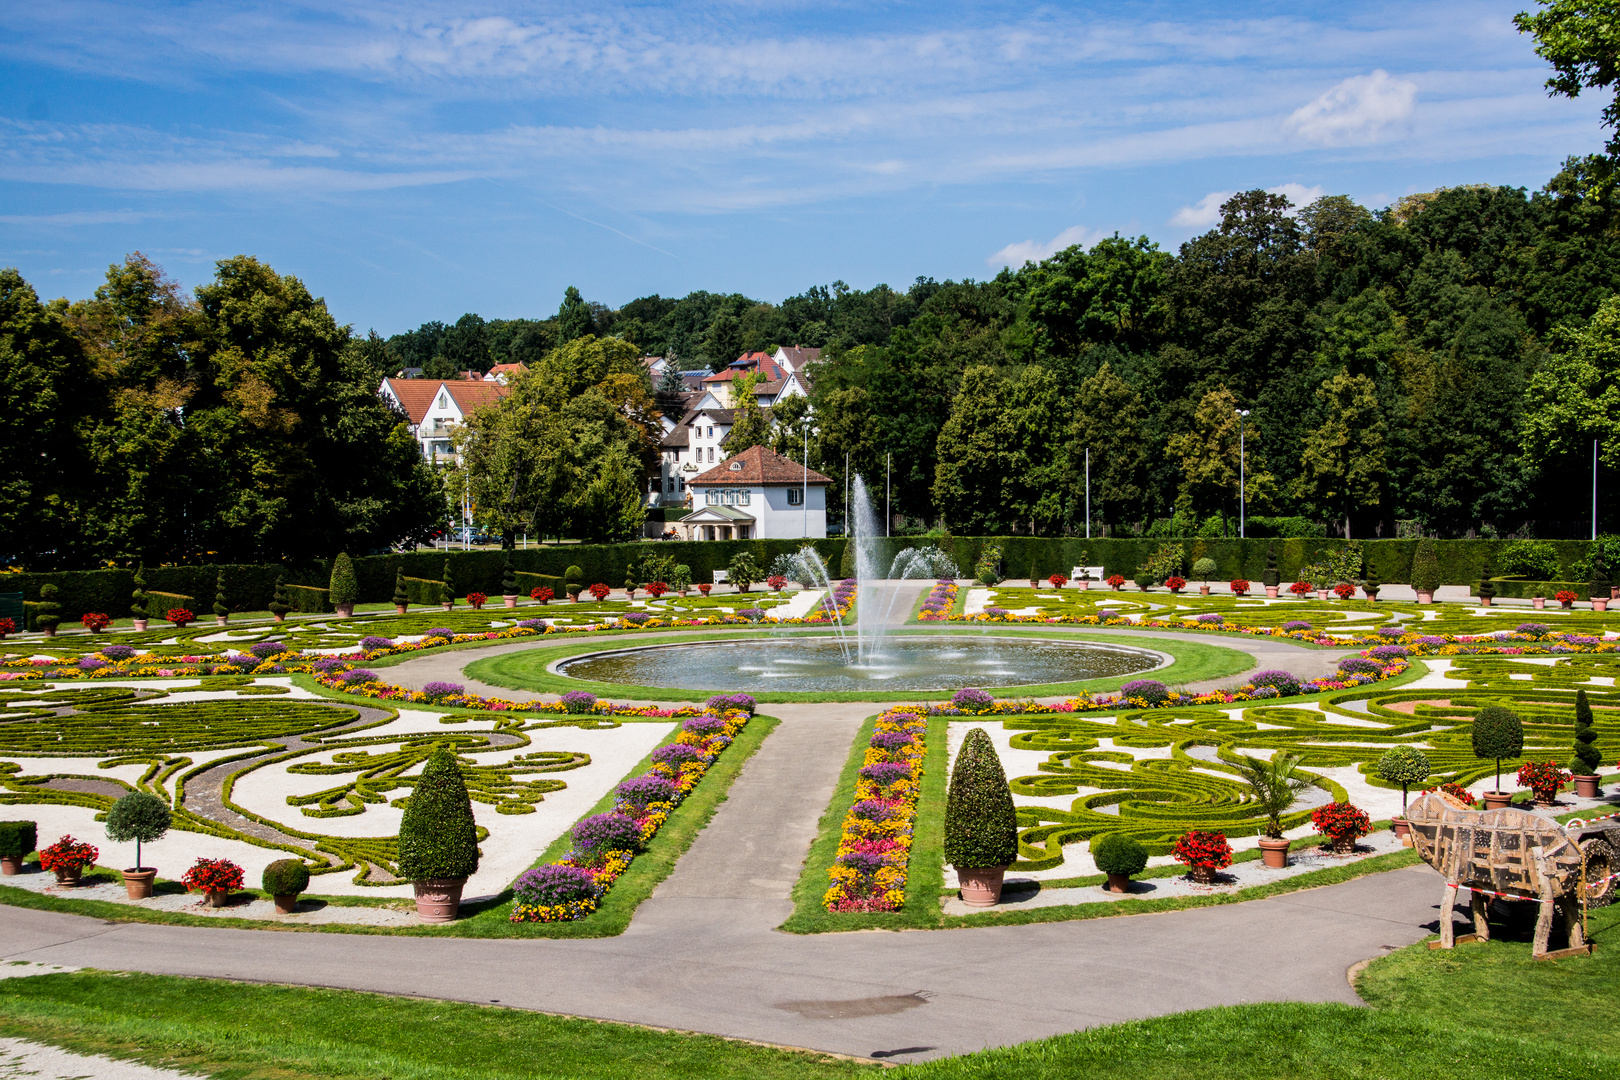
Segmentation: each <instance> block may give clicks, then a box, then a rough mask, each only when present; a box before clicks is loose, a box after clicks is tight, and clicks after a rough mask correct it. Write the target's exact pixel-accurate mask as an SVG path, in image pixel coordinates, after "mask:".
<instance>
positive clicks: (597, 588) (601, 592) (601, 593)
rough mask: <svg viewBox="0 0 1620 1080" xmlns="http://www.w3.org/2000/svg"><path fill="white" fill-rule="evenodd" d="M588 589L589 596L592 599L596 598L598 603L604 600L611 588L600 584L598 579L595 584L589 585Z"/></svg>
mask: <svg viewBox="0 0 1620 1080" xmlns="http://www.w3.org/2000/svg"><path fill="white" fill-rule="evenodd" d="M589 591H590V594H591V598H592V599H593V600H596V601H597V602H598V603H600V602H601V601H603V600H606V599H607V598H608V594H609V593H611V592H612V591H613V590H612V589H610V588H608V587H607V586H606V585H604V584H602V583H601V582H600V581H598V582H597V583H596V584H595V585H592V586H591V587H590V590H589Z"/></svg>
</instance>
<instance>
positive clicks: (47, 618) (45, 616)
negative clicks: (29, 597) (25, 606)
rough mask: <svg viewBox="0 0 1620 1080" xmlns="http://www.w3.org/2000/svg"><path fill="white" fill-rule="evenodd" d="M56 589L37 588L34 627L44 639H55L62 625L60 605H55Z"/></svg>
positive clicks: (47, 586)
mask: <svg viewBox="0 0 1620 1080" xmlns="http://www.w3.org/2000/svg"><path fill="white" fill-rule="evenodd" d="M56 597H57V588H56V586H55V585H51V584H45V585H41V586H40V587H39V610H38V611H37V612H35V614H34V627H35V629H37V630H38V631H39V632H40V633H42V634H44V635H45V636H46V637H55V636H56V628H57V627H58V626H60V625H62V605H61V604H59V603H57V600H56Z"/></svg>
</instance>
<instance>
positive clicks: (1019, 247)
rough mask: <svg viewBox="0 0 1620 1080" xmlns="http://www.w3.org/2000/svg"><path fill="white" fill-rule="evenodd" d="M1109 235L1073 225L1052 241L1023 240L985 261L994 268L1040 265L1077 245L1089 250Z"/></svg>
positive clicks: (1009, 245)
mask: <svg viewBox="0 0 1620 1080" xmlns="http://www.w3.org/2000/svg"><path fill="white" fill-rule="evenodd" d="M1108 235H1109V232H1108V230H1107V229H1088V228H1086V227H1085V226H1084V225H1071V226H1069V227H1068V228H1067V229H1064V230H1063V231H1062V232H1060V233H1058V234H1057V235H1056V236H1054V237H1052V239H1050V240H1021V241H1019V242H1018V243H1016V244H1008V245H1007V246H1006V247H1004V248H1002V249H1001V250H1000V251H998V252H996V253H995V254H994V255H992V256H990V257H989V258H988V259H986V260H984V261H985V262H986V263H988V264H989V265H990V266H994V267H1002V266H1023V265H1024V263H1026V262H1037V263H1038V262H1040V261H1041V260H1043V259H1050V258H1051V257H1052V256H1053V255H1056V254H1057V253H1058V252H1060V251H1062V250H1063V249H1064V248H1069V247H1073V246H1074V245H1076V244H1079V245H1080V246H1081V247H1083V248H1086V249H1088V250H1089V249H1090V248H1091V246H1092V245H1093V244H1095V243H1096V242H1097V241H1098V240H1101V239H1102V238H1103V237H1105V236H1108Z"/></svg>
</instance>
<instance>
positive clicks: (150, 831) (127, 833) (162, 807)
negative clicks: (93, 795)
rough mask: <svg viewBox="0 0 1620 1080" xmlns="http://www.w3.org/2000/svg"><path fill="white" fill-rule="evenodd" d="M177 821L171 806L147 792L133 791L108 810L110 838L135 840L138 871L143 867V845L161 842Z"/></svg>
mask: <svg viewBox="0 0 1620 1080" xmlns="http://www.w3.org/2000/svg"><path fill="white" fill-rule="evenodd" d="M173 820H174V818H173V816H172V815H171V814H170V813H169V804H168V803H166V802H164V801H163V800H162V799H160V798H158V797H157V796H156V795H153V794H151V793H149V792H145V791H132V792H130V793H129V794H128V795H125V796H124V797H123V798H122V799H119V800H118V801H117V802H115V803H113V804H112V808H111V809H110V810H108V811H107V836H108V838H110V839H112V840H114V841H116V842H117V843H120V844H127V843H129V842H130V841H131V840H133V841H135V868H136V869H137V870H138V869H140V868H141V845H142V844H150V843H152V842H153V841H154V840H161V839H163V837H164V836H165V835H166V834H167V833H168V831H169V825H170V824H171V823H172V822H173Z"/></svg>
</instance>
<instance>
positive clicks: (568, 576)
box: [563, 566, 585, 594]
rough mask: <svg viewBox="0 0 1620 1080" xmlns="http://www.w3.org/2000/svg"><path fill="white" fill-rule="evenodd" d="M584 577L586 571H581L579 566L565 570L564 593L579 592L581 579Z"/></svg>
mask: <svg viewBox="0 0 1620 1080" xmlns="http://www.w3.org/2000/svg"><path fill="white" fill-rule="evenodd" d="M584 576H585V571H583V570H581V569H580V568H579V567H577V566H570V567H569V568H568V569H566V570H564V571H563V592H566V593H570V594H573V593H577V592H579V579H580V578H582V577H584Z"/></svg>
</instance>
